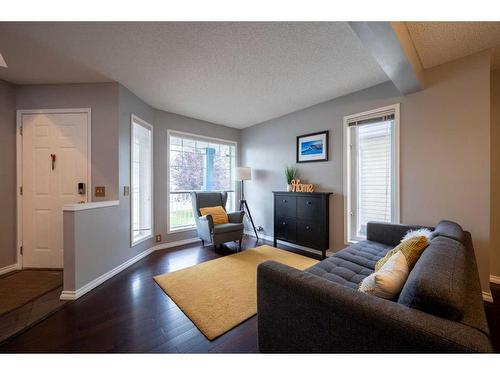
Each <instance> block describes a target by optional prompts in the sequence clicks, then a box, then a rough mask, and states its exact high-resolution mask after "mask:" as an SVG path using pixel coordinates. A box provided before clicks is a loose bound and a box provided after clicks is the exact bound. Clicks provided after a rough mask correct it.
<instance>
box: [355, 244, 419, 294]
mask: <svg viewBox="0 0 500 375" xmlns="http://www.w3.org/2000/svg"><path fill="white" fill-rule="evenodd" d="M409 273H410V269H409V267H408V262H407V260H406V257H405V255H404V254H403V253H402V252H401V251H398V252H397V253H395V254H394V255H392V256H391V257H390V258H389V259H388V260H387V261H386V262H385V263H384V265H383V266H382V267H381V268H380V269H379V270H378V271H377V272H374V273H372V274H371V275H370V276H368V277H366V278H364V279H363V281H362V282H361V285H360V286H359V290H360V291H361V292H364V293H367V294H373V295H374V296H377V297H380V298H385V299H393V298H394V297H396V296H397V295H398V294H399V293H400V292H401V290H402V289H403V286H404V285H405V283H406V280H407V279H408V275H409Z"/></svg>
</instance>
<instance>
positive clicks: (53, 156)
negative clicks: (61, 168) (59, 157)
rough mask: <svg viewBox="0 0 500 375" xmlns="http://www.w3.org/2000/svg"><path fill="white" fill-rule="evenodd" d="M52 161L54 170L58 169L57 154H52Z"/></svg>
mask: <svg viewBox="0 0 500 375" xmlns="http://www.w3.org/2000/svg"><path fill="white" fill-rule="evenodd" d="M50 160H51V162H52V170H54V168H55V167H56V154H50Z"/></svg>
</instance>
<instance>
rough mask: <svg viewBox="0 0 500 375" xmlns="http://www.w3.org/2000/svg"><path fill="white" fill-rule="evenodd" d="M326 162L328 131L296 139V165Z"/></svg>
mask: <svg viewBox="0 0 500 375" xmlns="http://www.w3.org/2000/svg"><path fill="white" fill-rule="evenodd" d="M327 160H328V131H323V132H320V133H314V134H306V135H301V136H298V137H297V163H307V162H313V161H327Z"/></svg>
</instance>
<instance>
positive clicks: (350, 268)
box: [305, 241, 392, 289]
mask: <svg viewBox="0 0 500 375" xmlns="http://www.w3.org/2000/svg"><path fill="white" fill-rule="evenodd" d="M391 248H392V247H391V246H387V245H383V244H380V243H377V242H372V241H360V242H358V243H356V244H353V245H352V246H349V247H347V248H346V249H344V250H341V251H339V252H337V253H336V254H335V255H334V256H332V257H330V258H327V259H325V260H323V261H321V262H320V263H318V264H316V265H314V266H312V267H310V268H308V269H306V270H305V271H306V272H309V273H312V274H314V275H316V276H319V277H322V278H324V279H327V280H329V281H332V282H335V283H338V284H341V285H344V286H347V287H349V288H352V289H357V288H358V286H359V283H360V282H361V281H362V280H363V279H364V278H365V277H367V276H369V275H370V274H371V273H372V272H373V268H374V267H375V263H376V262H377V261H378V260H379V259H380V258H382V257H383V256H384V255H385V254H386V253H387V252H388V251H389V250H390V249H391Z"/></svg>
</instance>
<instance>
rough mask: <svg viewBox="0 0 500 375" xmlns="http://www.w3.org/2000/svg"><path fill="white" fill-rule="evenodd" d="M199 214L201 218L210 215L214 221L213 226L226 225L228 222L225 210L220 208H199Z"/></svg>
mask: <svg viewBox="0 0 500 375" xmlns="http://www.w3.org/2000/svg"><path fill="white" fill-rule="evenodd" d="M200 213H201V215H202V216H205V215H211V216H212V219H214V224H227V223H228V222H229V220H228V218H227V213H226V210H224V208H222V206H215V207H203V208H200Z"/></svg>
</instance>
